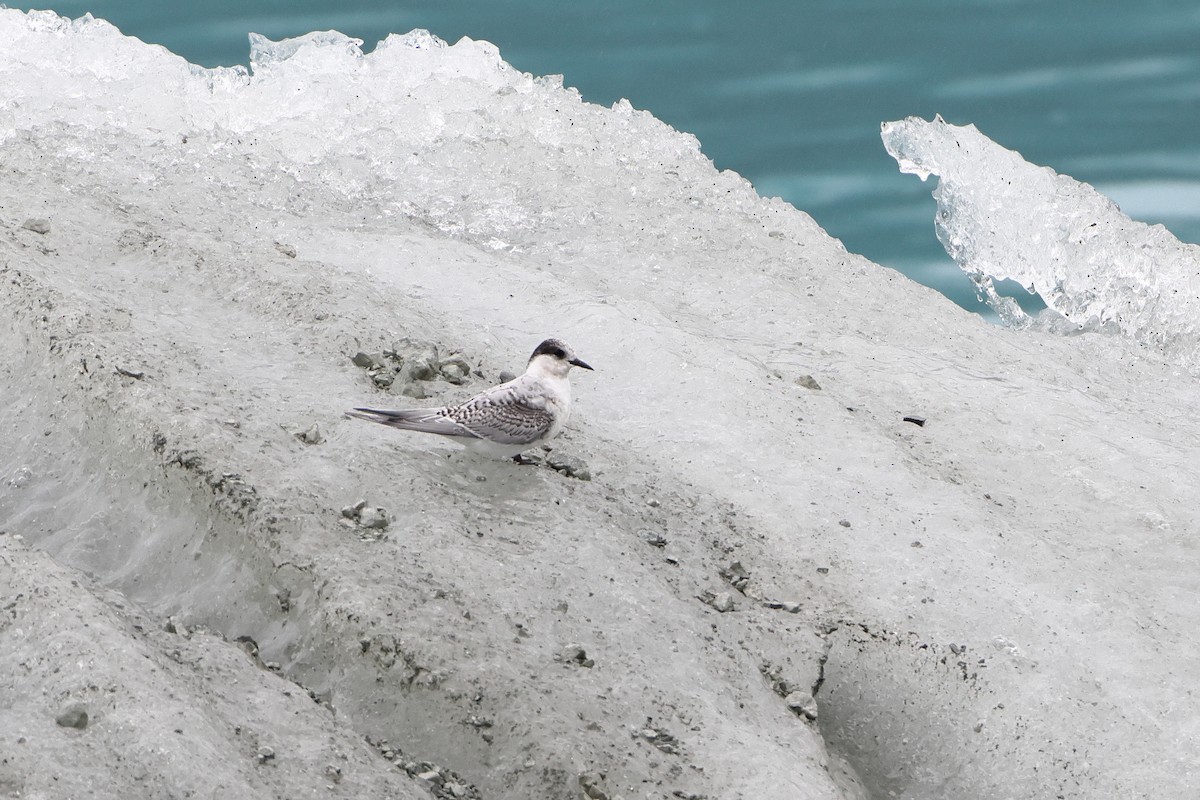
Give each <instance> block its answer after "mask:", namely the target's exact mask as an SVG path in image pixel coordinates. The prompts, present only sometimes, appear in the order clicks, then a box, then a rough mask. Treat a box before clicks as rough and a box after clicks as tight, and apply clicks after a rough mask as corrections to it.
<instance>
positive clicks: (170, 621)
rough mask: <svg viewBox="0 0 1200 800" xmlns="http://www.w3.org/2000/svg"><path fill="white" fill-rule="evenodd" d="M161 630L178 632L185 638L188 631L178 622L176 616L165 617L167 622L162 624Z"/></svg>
mask: <svg viewBox="0 0 1200 800" xmlns="http://www.w3.org/2000/svg"><path fill="white" fill-rule="evenodd" d="M163 630H165V631H166V632H167V633H174V634H178V635H179V636H182V637H183V638H185V639H186V638H187V637H188V634H189V633H190V631H189V630H188V629H187V626H185V625H184V624H183V623H182V622H180V621H179V618H178V617H167V624H166V625H164V626H163Z"/></svg>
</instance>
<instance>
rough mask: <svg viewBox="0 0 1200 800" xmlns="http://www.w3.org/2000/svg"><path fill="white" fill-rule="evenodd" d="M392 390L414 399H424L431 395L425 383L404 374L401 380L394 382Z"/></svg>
mask: <svg viewBox="0 0 1200 800" xmlns="http://www.w3.org/2000/svg"><path fill="white" fill-rule="evenodd" d="M392 391H393V392H396V393H398V394H402V395H404V396H405V397H411V398H413V399H414V400H424V399H425V398H427V397H429V392H427V391H425V384H423V383H421V382H420V381H419V380H412V379H410V378H408V377H406V376H404V375H401V376H400V380H397V381H395V382H394V383H392Z"/></svg>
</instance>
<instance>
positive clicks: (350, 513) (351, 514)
mask: <svg viewBox="0 0 1200 800" xmlns="http://www.w3.org/2000/svg"><path fill="white" fill-rule="evenodd" d="M366 507H367V501H366V500H359V501H358V502H357V503H355V504H354V505H352V506H345V507H344V508H343V509H342V516H343V517H345V518H346V519H358V516H359V514H361V513H362V510H363V509H364V508H366Z"/></svg>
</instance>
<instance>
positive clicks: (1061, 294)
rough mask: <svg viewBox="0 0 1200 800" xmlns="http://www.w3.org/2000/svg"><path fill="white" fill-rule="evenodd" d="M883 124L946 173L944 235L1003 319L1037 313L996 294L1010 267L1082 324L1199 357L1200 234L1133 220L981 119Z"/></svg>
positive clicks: (921, 162) (911, 161) (909, 158)
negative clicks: (1197, 240) (981, 125)
mask: <svg viewBox="0 0 1200 800" xmlns="http://www.w3.org/2000/svg"><path fill="white" fill-rule="evenodd" d="M882 135H883V142H884V145H885V146H886V147H887V149H888V152H889V153H891V154H892V156H893V157H894V158H895V159H896V161H897V163H898V164H899V165H900V169H901V171H903V172H909V173H912V174H915V175H918V176H919V177H920V178H921V179H922V180H925V179H926V178H928V177H929V176H930V175H937V176H938V186H937V189H936V190H935V191H934V197H935V198H936V199H937V203H938V212H937V217H936V230H937V236H938V239H939V240H940V241H941V242H942V244H943V245H944V246H945V248H946V252H947V253H949V254H950V256H951V257H952V258H953V259H954V260H955V261H956V262H958V265H959V266H960V267H961V268H962V269H963V271H964V272H966V273H967V275H968V276H970V277H971V278H972V279H973V280H975V281H976V283H977V284H978V285H979V287H980V291H981V293H982V294H983V295H984V296H985V297H986V298H987V299H988V302H989V303H990V304H992V306H993V308H995V309H996V311H997V312H998V313H999V314H1000V316H1001V318H1002V319H1003V320H1005V321H1006V322H1008V323H1010V324H1017V325H1020V324H1027V323H1028V322H1029V320H1028V318H1027V317H1026V316H1025V314H1024V312H1023V311H1021V309H1020V308H1019V307H1018V306H1017V305H1016V303H1014V302H1013V301H1012V300H1010V299H1008V298H1003V297H1000V296H999V295H997V294H996V292H995V290H994V288H993V286H992V281H993V280H999V279H1005V278H1007V279H1011V280H1014V281H1016V282H1018V283H1019V284H1021V285H1022V286H1024V287H1026V288H1027V289H1028V290H1029V291H1030V292H1037V293H1038V294H1039V295H1041V297H1042V298H1043V299H1044V300H1045V301H1046V305H1047V306H1049V307H1050V308H1051V309H1053V310H1054V311H1055V312H1057V313H1058V314H1060V315H1062V316H1063V317H1065V318H1066V319H1068V320H1070V321H1072V322H1073V323H1075V325H1076V326H1077V328H1083V329H1100V330H1109V331H1114V332H1119V333H1120V334H1122V335H1124V336H1128V337H1130V338H1131V339H1133V340H1135V341H1137V342H1140V343H1141V344H1143V345H1145V346H1147V347H1150V348H1153V349H1155V350H1159V351H1162V352H1164V353H1167V354H1170V355H1171V356H1173V357H1175V358H1178V359H1180V360H1182V361H1184V362H1186V363H1189V364H1190V365H1191V366H1192V368H1194V369H1200V246H1197V245H1193V244H1184V243H1182V242H1180V241H1179V240H1178V239H1176V238H1175V237H1174V236H1172V235H1171V233H1170V232H1169V231H1167V230H1166V229H1165V228H1164V227H1162V226H1161V225H1147V224H1145V223H1141V222H1135V221H1134V220H1131V219H1130V218H1129V217H1127V216H1125V215H1124V214H1122V213H1121V210H1120V209H1119V208H1117V206H1116V205H1115V204H1114V203H1113V202H1112V201H1111V200H1109V199H1108V198H1107V197H1105V196H1104V195H1102V194H1100V193H1099V192H1097V191H1096V190H1095V189H1093V188H1092V187H1091V186H1089V185H1087V184H1086V183H1080V182H1079V181H1076V180H1074V179H1073V178H1071V177H1069V176H1066V175H1059V174H1057V173H1056V172H1054V171H1053V170H1051V169H1049V168H1048V167H1037V166H1035V165H1033V164H1030V163H1028V162H1026V161H1025V160H1024V159H1022V158H1021V156H1020V154H1019V153H1016V152H1013V151H1011V150H1006V149H1004V148H1003V147H1001V146H999V145H998V144H996V143H995V142H993V141H991V140H990V139H988V138H987V137H986V136H984V135H983V134H981V133H980V132H979V131H978V130H976V129H975V127H974V126H973V125H969V126H966V127H960V126H956V125H950V124H948V123H946V122H945V121H944V120H942V119H941V118H940V117H939V118H936V119H934V120H933V121H932V122H927V121H925V120H922V119H919V118H916V117H910V118H909V119H906V120H903V121H900V122H886V123H884V124H883V134H882Z"/></svg>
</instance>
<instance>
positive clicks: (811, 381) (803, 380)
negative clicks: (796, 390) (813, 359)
mask: <svg viewBox="0 0 1200 800" xmlns="http://www.w3.org/2000/svg"><path fill="white" fill-rule="evenodd" d="M796 385H797V386H803V387H804V388H805V389H812V390H813V391H814V392H819V391H820V390H821V384H819V383H817V379H816V378H814V377H813V376H812V375H801V376H800V377H799V378H796Z"/></svg>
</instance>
